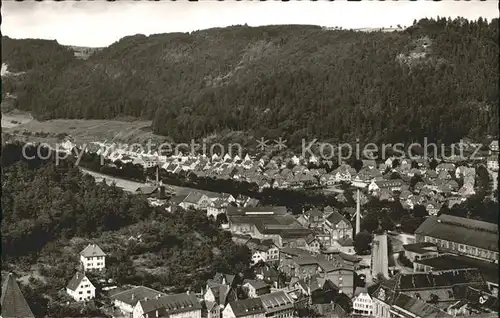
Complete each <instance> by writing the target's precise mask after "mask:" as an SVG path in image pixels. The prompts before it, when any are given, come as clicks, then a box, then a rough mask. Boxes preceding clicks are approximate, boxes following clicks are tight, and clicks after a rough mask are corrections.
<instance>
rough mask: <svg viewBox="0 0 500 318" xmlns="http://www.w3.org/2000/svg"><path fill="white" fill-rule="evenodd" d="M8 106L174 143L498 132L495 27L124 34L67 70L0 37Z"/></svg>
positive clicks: (61, 62) (456, 24)
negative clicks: (131, 123) (107, 123)
mask: <svg viewBox="0 0 500 318" xmlns="http://www.w3.org/2000/svg"><path fill="white" fill-rule="evenodd" d="M2 41H3V45H2V54H3V60H4V62H5V63H7V64H8V67H9V70H10V71H12V72H20V71H27V73H26V74H24V75H23V76H17V77H10V78H8V79H7V80H5V83H4V84H5V85H4V86H5V90H4V91H5V92H12V93H13V94H16V95H17V96H18V99H17V107H18V108H21V109H23V110H29V111H31V112H33V113H34V115H35V116H37V117H38V118H39V119H48V118H87V119H88V118H102V119H112V118H116V117H122V116H133V117H142V118H149V119H153V130H154V132H156V133H159V134H162V135H168V136H170V137H171V138H173V139H174V140H175V141H185V140H188V139H190V138H200V137H206V136H213V135H214V134H218V135H219V136H220V135H224V134H226V133H228V132H231V131H233V132H234V131H241V132H244V133H247V134H248V135H253V136H258V137H259V136H265V137H266V138H269V139H271V138H275V137H278V136H284V137H286V138H285V139H287V140H288V141H289V143H294V144H297V143H298V144H300V142H301V139H302V138H308V139H311V138H313V137H317V138H319V139H321V140H325V141H343V142H348V141H353V140H355V138H359V139H360V140H361V141H362V142H363V141H366V142H367V141H370V142H408V141H422V140H423V138H424V137H428V138H429V140H436V141H440V142H446V143H448V142H453V141H457V140H458V139H460V138H462V137H464V136H469V137H472V138H482V137H484V136H486V135H488V134H489V135H494V136H497V135H498V84H499V80H498V75H499V74H498V54H499V52H498V49H499V40H498V19H494V20H492V21H490V22H488V21H485V20H483V19H481V18H480V19H479V20H477V21H468V20H465V19H462V18H457V19H454V20H451V19H445V18H437V19H423V20H420V21H418V22H417V21H415V22H414V24H413V25H412V26H411V27H409V28H407V29H405V30H404V31H401V32H382V31H381V32H369V33H368V32H358V31H352V30H326V29H323V28H321V27H317V26H297V25H295V26H265V27H247V26H234V27H228V28H216V29H209V30H201V31H196V32H191V33H171V34H159V35H151V36H144V35H134V36H128V37H125V38H123V39H121V40H119V41H118V42H116V43H114V44H112V45H110V46H109V47H107V48H105V49H103V50H102V51H99V52H97V53H96V54H94V55H92V56H91V57H90V58H89V59H87V60H78V59H76V58H74V57H73V56H72V52H70V51H69V50H68V49H67V48H65V47H63V46H60V45H58V44H57V43H56V42H54V41H42V40H12V39H9V38H5V37H4V38H3V39H2Z"/></svg>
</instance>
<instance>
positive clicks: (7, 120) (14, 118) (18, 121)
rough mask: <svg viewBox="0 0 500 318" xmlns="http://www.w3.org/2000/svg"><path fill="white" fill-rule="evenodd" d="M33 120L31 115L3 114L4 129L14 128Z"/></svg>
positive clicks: (19, 112)
mask: <svg viewBox="0 0 500 318" xmlns="http://www.w3.org/2000/svg"><path fill="white" fill-rule="evenodd" d="M32 120H33V117H31V115H30V114H28V113H24V112H21V111H12V112H9V113H2V129H8V128H14V127H17V126H20V125H22V124H26V123H28V122H30V121H32Z"/></svg>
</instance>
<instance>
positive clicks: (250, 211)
mask: <svg viewBox="0 0 500 318" xmlns="http://www.w3.org/2000/svg"><path fill="white" fill-rule="evenodd" d="M286 212H287V209H286V207H285V206H258V207H233V206H231V207H228V209H227V215H228V216H237V215H239V216H262V215H284V214H286Z"/></svg>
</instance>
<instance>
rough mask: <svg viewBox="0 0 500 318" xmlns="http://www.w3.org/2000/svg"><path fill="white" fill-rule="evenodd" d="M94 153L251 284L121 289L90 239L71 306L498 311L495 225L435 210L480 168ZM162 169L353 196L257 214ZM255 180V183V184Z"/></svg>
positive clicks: (230, 312)
mask: <svg viewBox="0 0 500 318" xmlns="http://www.w3.org/2000/svg"><path fill="white" fill-rule="evenodd" d="M62 145H63V147H62V148H65V149H67V150H68V151H71V150H74V149H73V148H74V147H75V145H74V144H72V143H71V142H69V141H66V142H64V143H62ZM98 155H103V156H104V157H105V158H106V159H108V160H109V161H108V162H110V165H112V166H115V167H116V166H120V161H121V165H123V164H126V163H127V162H132V163H133V164H134V165H140V166H142V169H143V170H144V171H146V170H148V169H149V170H151V169H153V170H154V171H155V174H156V180H149V181H148V182H146V184H145V185H143V186H140V187H138V188H137V189H135V191H131V192H133V193H134V194H135V195H138V196H141V197H145V198H147V200H148V203H149V204H150V206H152V207H154V206H157V207H158V206H159V207H162V208H165V210H166V211H167V212H168V213H179V211H184V210H193V211H200V212H202V213H203V214H205V215H206V217H207V218H208V219H211V220H212V221H215V220H217V223H218V224H220V227H221V229H223V230H224V231H227V232H230V234H231V236H232V240H233V242H234V243H235V244H237V245H240V246H245V247H247V248H248V250H249V251H250V252H251V258H250V267H249V268H248V270H249V271H250V272H251V275H250V276H249V275H248V273H246V274H244V273H243V272H227V273H216V275H215V276H214V277H213V278H210V279H209V280H207V281H206V285H205V286H203V287H202V288H201V290H191V291H189V290H188V291H187V292H185V293H181V294H171V293H166V292H165V290H156V289H154V288H152V287H151V286H127V285H121V286H119V285H116V284H113V280H112V279H110V277H108V276H107V275H106V257H107V255H109V253H111V251H106V250H103V249H102V248H101V247H100V246H99V245H98V244H96V243H95V242H92V241H89V242H88V245H87V246H86V247H85V248H84V249H83V250H81V251H80V253H79V255H74V256H73V258H74V259H78V261H79V268H80V269H79V270H77V271H76V272H75V273H74V276H73V278H72V279H71V280H70V281H68V283H67V286H66V294H67V296H68V297H69V298H71V299H73V301H75V302H79V303H87V302H91V301H93V300H94V299H95V298H96V297H98V298H100V299H102V298H104V299H107V302H106V303H109V305H107V306H105V307H106V308H105V310H107V311H108V312H109V314H110V315H111V316H113V317H134V318H136V317H137V318H138V317H165V316H168V317H213V318H215V317H218V318H220V317H222V318H233V317H296V316H298V317H309V316H315V315H317V316H326V317H382V318H385V317H387V318H389V317H456V316H468V317H490V316H491V317H493V316H495V315H497V314H498V313H497V312H498V309H497V307H498V301H497V296H498V245H497V242H498V228H497V225H496V224H493V223H487V222H483V221H477V220H473V219H468V218H464V217H458V216H453V215H449V214H443V213H441V212H440V210H441V208H442V206H443V205H446V206H447V209H451V208H453V206H454V205H460V204H461V203H462V202H464V201H466V200H467V199H468V198H470V197H472V196H474V195H475V194H476V191H480V190H479V189H478V188H477V187H478V181H477V180H476V179H477V172H476V171H477V170H478V169H481V168H483V169H484V168H485V167H484V166H477V167H481V168H475V167H473V166H467V165H455V164H454V163H450V162H441V163H438V164H437V165H435V167H430V164H429V162H428V161H426V160H418V161H417V162H414V161H410V160H408V159H405V158H389V159H387V160H385V162H382V163H380V164H378V165H377V164H376V162H375V161H374V160H371V161H370V160H365V161H362V164H363V166H362V167H361V168H360V169H359V171H356V169H354V168H353V167H351V166H349V165H347V164H342V165H340V166H339V167H338V168H336V169H334V170H332V171H331V172H330V173H328V172H326V170H325V169H324V168H313V164H314V163H315V162H314V160H313V162H311V160H309V162H307V163H306V164H303V163H302V162H303V161H302V159H301V160H297V159H298V158H296V157H292V158H290V160H284V162H280V163H279V164H278V162H275V161H274V160H273V158H270V159H267V160H266V159H265V158H260V159H258V160H257V159H252V158H251V157H250V156H248V155H247V156H246V157H244V158H243V159H240V158H230V157H229V156H227V155H226V156H217V155H214V156H213V157H212V158H208V159H207V158H202V157H193V156H191V157H190V156H182V155H178V156H172V157H163V158H161V157H160V156H156V157H155V156H154V155H149V156H148V155H144V154H134V153H131V152H128V153H120V152H118V153H116V152H110V153H99V154H98ZM489 156H490V157H491V158H493V157H495V156H498V142H497V141H493V142H492V143H491V144H490V146H489ZM396 162H398V163H397V164H396ZM483 165H484V163H483ZM486 167H487V168H486V169H487V170H488V171H490V172H489V173H492V174H493V173H496V172H497V171H498V166H494V165H493V164H491V163H489V162H487V163H486ZM162 170H163V171H167V172H171V173H173V174H178V173H181V172H182V173H184V175H187V176H189V174H191V173H193V174H196V175H197V176H203V175H204V176H211V177H213V178H222V179H224V178H226V179H227V178H231V179H235V180H239V179H243V180H246V181H250V182H256V180H260V184H259V185H260V186H259V190H260V191H262V190H264V189H265V188H266V187H269V188H274V187H277V188H282V187H283V184H286V185H289V186H292V185H293V187H294V188H296V189H300V188H301V187H304V186H306V183H305V182H310V183H309V184H311V183H314V184H315V185H316V186H317V187H318V188H321V189H324V188H335V187H336V186H338V189H336V190H334V192H333V193H334V195H335V196H336V198H337V199H338V200H339V201H347V198H345V193H346V192H351V195H352V196H353V198H351V199H352V200H351V201H352V202H354V206H350V205H349V204H345V205H344V207H343V208H342V209H339V208H337V207H330V206H323V207H320V206H317V207H311V208H310V209H307V210H305V209H304V210H303V211H302V213H299V214H293V213H291V212H290V211H289V210H288V209H287V207H286V206H270V205H261V204H260V202H259V200H257V199H255V198H250V197H248V196H243V195H237V196H233V195H231V194H228V193H218V192H211V191H206V190H199V189H192V188H179V187H175V186H169V185H168V184H164V183H163V181H162V180H161V179H160V177H159V175H160V173H159V172H160V171H162ZM395 174H397V176H398V177H397V178H394V177H393V176H394V175H395ZM256 176H260V177H257V179H252V178H255V177H256ZM387 176H389V177H387ZM260 178H262V179H260ZM417 178H418V179H417ZM416 179H417V180H418V181H416ZM306 180H307V181H306ZM263 181H264V182H265V184H266V186H264V187H262V186H261V185H262V182H263ZM342 188H343V189H350V191H343V190H342ZM492 191H493V192H495V191H496V190H492ZM342 197H344V198H342ZM370 200H372V201H373V200H375V201H380V202H393V203H394V202H397V201H399V203H400V204H401V206H402V208H403V209H405V210H408V211H410V213H411V211H413V213H415V210H416V209H418V210H419V211H420V209H423V211H420V213H423V215H424V217H423V218H421V219H420V221H421V222H420V224H416V226H417V227H416V228H415V230H414V231H413V232H412V233H408V232H409V231H405V229H404V228H401V226H396V227H392V228H390V229H388V228H384V226H383V225H380V224H379V225H375V227H374V228H369V226H367V223H366V222H365V220H367V219H368V218H369V217H370V216H369V214H368V213H370V212H368V211H365V207H366V206H367V205H369V201H370ZM379 223H380V222H379ZM96 272H97V273H98V274H97V275H96V274H95V273H96ZM88 273H91V274H90V276H89V274H88ZM2 277H6V280H5V282H3V284H2V286H3V288H5V292H6V293H7V294H10V293H12V297H21V296H20V295H19V294H18V293H19V287H17V286H16V282H15V280H14V279H13V278H12V275H11V274H6V275H3V276H2ZM248 277H251V278H248ZM91 278H92V279H91ZM96 279H98V280H97V281H95V280H96ZM97 286H99V287H97ZM103 286H104V287H103ZM24 303H25V302H24ZM25 305H26V303H25ZM7 308H8V305H7ZM13 310H14V309H13ZM25 310H26V312H29V308H25ZM488 315H490V316H488Z"/></svg>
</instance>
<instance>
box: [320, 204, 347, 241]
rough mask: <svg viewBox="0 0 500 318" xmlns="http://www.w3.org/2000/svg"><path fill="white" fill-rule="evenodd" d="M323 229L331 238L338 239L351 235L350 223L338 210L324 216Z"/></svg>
mask: <svg viewBox="0 0 500 318" xmlns="http://www.w3.org/2000/svg"><path fill="white" fill-rule="evenodd" d="M323 230H324V231H325V232H326V233H329V234H330V238H331V239H332V241H333V240H339V239H341V238H344V237H350V238H352V237H353V229H352V224H351V222H349V220H348V219H346V218H345V217H344V216H343V215H342V214H340V213H339V212H338V211H333V212H331V213H330V214H329V215H327V216H326V220H325V222H324V225H323Z"/></svg>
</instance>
